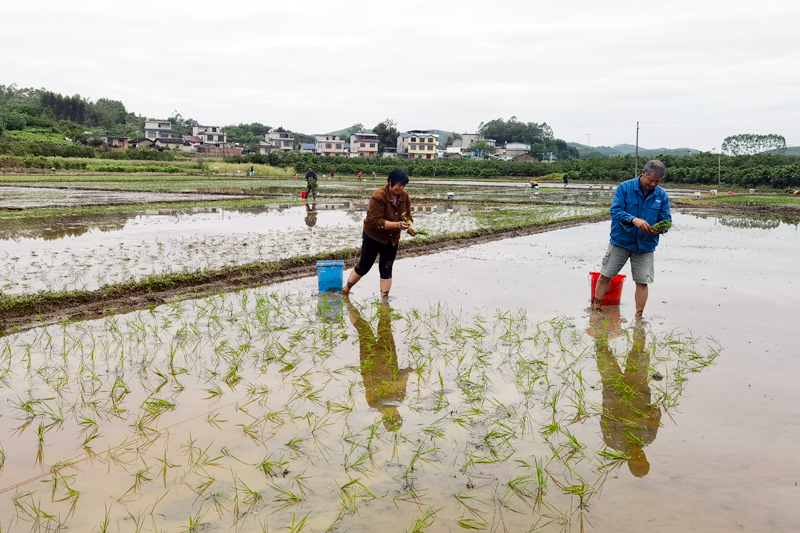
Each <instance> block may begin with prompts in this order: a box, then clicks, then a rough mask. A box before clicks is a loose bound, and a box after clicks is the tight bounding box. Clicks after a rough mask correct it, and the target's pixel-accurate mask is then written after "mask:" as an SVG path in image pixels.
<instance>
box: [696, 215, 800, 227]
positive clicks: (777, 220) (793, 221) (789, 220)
mask: <svg viewBox="0 0 800 533" xmlns="http://www.w3.org/2000/svg"><path fill="white" fill-rule="evenodd" d="M690 214H691V215H692V216H695V217H697V218H703V219H707V218H713V219H714V221H715V222H719V223H720V224H721V225H723V226H728V227H731V228H741V229H766V230H769V229H776V228H778V227H780V225H781V224H786V225H787V226H794V227H795V229H797V227H798V225H800V216H793V215H757V214H737V215H729V214H726V215H717V214H714V213H690Z"/></svg>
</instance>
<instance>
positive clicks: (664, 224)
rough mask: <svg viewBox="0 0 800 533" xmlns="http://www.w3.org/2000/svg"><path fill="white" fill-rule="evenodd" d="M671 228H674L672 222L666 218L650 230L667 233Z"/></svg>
mask: <svg viewBox="0 0 800 533" xmlns="http://www.w3.org/2000/svg"><path fill="white" fill-rule="evenodd" d="M671 227H672V221H671V220H669V219H666V218H665V219H664V220H662V221H661V222H658V223H657V224H653V225H652V226H650V229H652V230H653V231H667V230H668V229H670V228H671Z"/></svg>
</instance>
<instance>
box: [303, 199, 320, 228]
mask: <svg viewBox="0 0 800 533" xmlns="http://www.w3.org/2000/svg"><path fill="white" fill-rule="evenodd" d="M305 222H306V226H308V227H309V228H313V227H314V226H316V225H317V204H306V218H305Z"/></svg>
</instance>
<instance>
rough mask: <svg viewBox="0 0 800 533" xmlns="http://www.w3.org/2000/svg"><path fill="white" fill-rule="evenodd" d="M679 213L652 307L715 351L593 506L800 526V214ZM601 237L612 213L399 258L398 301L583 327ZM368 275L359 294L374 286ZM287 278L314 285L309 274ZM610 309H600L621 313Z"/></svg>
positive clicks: (639, 514)
mask: <svg viewBox="0 0 800 533" xmlns="http://www.w3.org/2000/svg"><path fill="white" fill-rule="evenodd" d="M674 223H675V225H674V228H673V230H672V231H670V232H669V234H668V235H667V236H665V237H662V240H661V245H660V246H659V248H658V251H657V252H656V282H655V283H654V284H653V285H652V286H651V290H650V300H649V303H648V306H647V310H646V317H647V320H648V322H649V323H650V327H652V328H653V329H654V330H656V331H661V332H668V331H672V330H674V329H677V330H683V329H687V328H688V329H689V330H691V332H692V334H693V335H695V336H696V337H703V336H712V337H713V338H715V339H717V340H718V341H719V342H720V344H721V345H722V346H723V350H722V355H721V357H719V358H718V359H717V361H716V364H715V368H714V369H713V370H712V371H709V372H705V373H703V374H702V375H699V376H696V377H695V378H693V379H692V382H691V383H690V384H689V385H688V387H687V389H686V392H685V393H684V395H683V396H682V398H681V405H680V409H679V412H674V413H672V414H671V415H670V416H662V417H661V419H660V424H661V427H660V429H659V430H658V433H657V436H656V438H654V440H653V441H652V442H651V443H650V444H648V445H647V446H646V447H645V451H646V455H647V458H648V462H649V464H650V467H649V473H648V474H647V475H646V476H644V477H636V476H634V475H632V474H631V473H630V472H629V471H626V469H621V470H620V471H618V472H616V474H615V475H614V476H613V478H612V479H611V480H609V482H608V483H606V484H605V485H604V488H603V492H602V494H601V495H600V496H599V497H598V498H597V499H596V500H594V501H593V502H592V504H591V507H590V512H589V513H588V515H587V517H588V519H589V520H590V522H591V524H592V525H593V526H594V527H595V528H597V530H599V531H631V532H638V531H703V532H707V531H718V532H727V531H774V532H790V531H796V530H797V528H798V524H800V506H797V505H795V504H794V502H795V501H796V499H797V497H798V494H800V493H798V490H800V489H798V483H800V455H798V452H797V443H798V442H800V424H798V423H797V412H796V410H797V409H796V407H797V405H800V388H798V386H797V379H798V376H800V357H798V351H797V346H796V344H797V343H796V339H795V337H796V332H797V330H798V327H797V316H798V315H797V309H798V308H800V281H799V280H798V279H797V264H798V261H799V260H800V231H799V230H798V225H797V220H792V219H784V220H782V221H781V220H775V219H765V218H763V217H755V218H754V217H739V216H715V215H702V216H697V215H688V214H676V215H675V220H674ZM607 242H608V223H599V224H594V225H591V226H583V227H576V228H571V229H566V230H561V231H555V232H550V233H544V234H540V235H535V236H530V237H524V238H519V239H513V240H506V241H500V242H496V243H491V244H486V245H481V246H475V247H471V248H468V249H464V250H459V251H450V252H445V253H442V254H439V255H437V256H435V257H424V258H417V259H407V260H403V261H399V262H398V263H397V264H396V266H395V273H396V274H395V285H394V288H393V290H392V292H393V294H394V296H393V299H392V303H393V305H395V306H397V307H400V308H403V307H406V306H409V305H419V299H420V297H422V298H424V299H428V300H429V301H431V302H435V301H438V300H439V299H442V298H444V299H446V300H447V301H448V303H449V305H450V306H452V307H454V308H463V309H465V310H489V309H494V308H498V307H499V308H504V309H516V308H519V309H523V310H525V311H526V312H527V315H528V317H529V318H531V319H533V320H537V319H545V318H547V317H552V316H558V315H564V316H566V317H567V318H568V319H569V320H570V321H572V322H574V323H575V324H577V325H578V326H579V327H582V328H585V329H587V330H591V329H592V328H591V325H590V318H589V315H588V313H587V311H586V308H587V306H588V303H589V284H588V279H587V278H588V273H589V272H590V271H592V270H597V269H598V268H599V266H600V259H601V258H602V255H603V253H604V250H605V247H606V244H607ZM622 273H624V274H630V271H629V269H628V267H626V269H625V270H623V272H622ZM373 278H375V275H374V274H373V273H372V272H371V273H370V274H369V275H368V276H367V278H365V280H364V281H362V284H363V285H361V286H358V287H357V289H356V290H355V291H354V294H355V295H357V297H361V298H364V297H368V296H369V295H375V294H377V279H373ZM290 286H292V287H297V288H301V287H303V288H306V289H310V287H311V286H312V280H303V281H296V282H292V284H290ZM633 292H634V286H633V284H632V283H631V280H630V278H629V279H628V281H627V282H626V284H625V287H624V291H623V301H622V305H621V306H620V307H619V308H618V311H619V313H620V314H619V323H620V325H621V327H623V328H624V327H625V326H630V325H631V324H632V320H633V314H634V311H635V308H634V304H633ZM420 295H422V296H420ZM616 312H617V310H614V309H613V308H610V309H608V310H607V312H606V313H607V315H609V316H610V317H611V318H612V320H613V321H615V322H616V320H615V319H616V318H617V315H616Z"/></svg>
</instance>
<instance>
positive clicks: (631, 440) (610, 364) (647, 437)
mask: <svg viewBox="0 0 800 533" xmlns="http://www.w3.org/2000/svg"><path fill="white" fill-rule="evenodd" d="M603 314H605V311H604V313H593V318H594V323H593V324H592V326H591V328H590V332H589V334H590V335H592V336H594V337H595V338H596V339H597V341H596V342H595V349H596V353H595V359H596V361H597V369H598V371H599V372H600V377H601V381H602V384H603V414H602V415H601V417H600V430H601V432H602V434H603V441H604V442H605V443H606V445H608V446H609V447H611V448H613V449H615V450H617V451H618V452H621V453H624V454H625V456H627V458H628V461H627V463H628V468H629V469H630V471H631V474H633V475H634V476H637V477H643V476H646V475H647V473H648V472H649V471H650V463H649V461H648V460H647V456H646V455H645V453H644V447H645V446H647V445H648V444H650V443H652V442H653V441H654V440H655V438H656V434H657V433H658V427H659V424H660V422H661V409H660V408H659V407H658V406H656V405H654V404H653V403H652V399H651V393H650V385H649V384H648V368H649V366H650V351H649V350H648V349H647V346H646V341H647V336H646V333H645V330H644V328H643V327H641V326H636V327H634V328H633V335H632V342H633V344H632V346H631V349H630V351H629V352H628V355H627V357H626V359H625V364H624V366H623V367H620V365H619V362H618V361H617V358H616V357H615V356H614V353H613V352H612V351H611V348H610V347H609V345H608V339H609V338H610V337H612V336H615V334H616V335H617V336H618V335H620V334H621V327H620V326H621V323H620V320H619V312H617V315H616V316H613V315H612V316H606V318H605V319H604V318H603Z"/></svg>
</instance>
